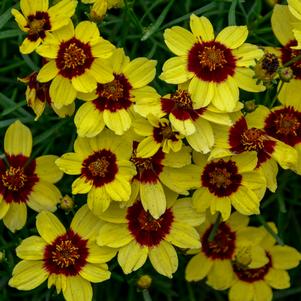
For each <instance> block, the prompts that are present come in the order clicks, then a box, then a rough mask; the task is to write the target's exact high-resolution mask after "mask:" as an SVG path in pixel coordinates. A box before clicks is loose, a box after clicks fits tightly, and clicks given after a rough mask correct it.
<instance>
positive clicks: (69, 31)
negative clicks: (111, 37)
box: [37, 21, 114, 108]
mask: <svg viewBox="0 0 301 301" xmlns="http://www.w3.org/2000/svg"><path fill="white" fill-rule="evenodd" d="M113 49H114V46H113V45H112V44H111V43H110V42H108V41H106V40H104V39H103V38H102V37H100V35H99V30H98V28H97V26H96V24H95V23H93V22H89V21H83V22H80V23H79V24H78V25H77V26H76V28H75V29H74V27H73V24H72V22H69V23H68V25H66V26H64V27H62V28H60V29H59V30H56V31H55V32H52V33H49V34H48V35H47V37H46V39H45V40H44V42H43V44H42V45H40V46H39V47H38V48H37V53H38V54H39V55H41V56H43V57H45V58H47V60H49V61H48V63H46V64H45V65H44V66H43V67H42V69H41V70H40V72H39V74H38V76H37V80H38V81H39V82H42V83H45V82H48V81H50V80H52V82H51V84H50V87H49V93H50V97H51V99H52V101H53V104H54V106H56V107H57V108H61V107H62V106H64V105H69V104H71V103H72V102H73V101H74V100H75V98H76V96H77V94H78V92H83V93H88V92H92V91H93V90H95V89H96V87H97V82H99V83H107V82H110V81H112V80H113V78H114V77H113V74H112V70H111V69H110V68H109V66H108V61H107V60H105V59H107V58H108V57H110V56H111V55H112V52H113Z"/></svg>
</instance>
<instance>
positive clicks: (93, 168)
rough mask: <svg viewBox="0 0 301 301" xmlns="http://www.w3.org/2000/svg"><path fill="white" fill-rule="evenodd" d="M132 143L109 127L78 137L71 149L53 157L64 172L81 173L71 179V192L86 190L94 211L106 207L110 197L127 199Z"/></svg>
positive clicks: (130, 175) (133, 169)
mask: <svg viewBox="0 0 301 301" xmlns="http://www.w3.org/2000/svg"><path fill="white" fill-rule="evenodd" d="M131 153H132V146H131V143H130V142H128V143H127V141H126V139H120V138H119V137H118V136H116V135H114V134H113V133H111V132H110V131H109V130H106V131H103V132H102V133H101V134H99V135H98V136H96V137H93V138H80V137H78V138H77V139H76V140H75V142H74V153H66V154H64V155H63V156H62V157H61V158H59V159H58V160H57V161H56V164H57V165H58V167H59V168H60V169H61V170H63V171H64V172H65V173H66V174H70V175H80V176H79V177H78V178H77V179H76V180H75V181H74V182H73V183H72V193H73V194H78V193H88V200H87V201H88V206H89V208H90V209H91V210H92V212H93V213H94V214H95V215H99V214H100V213H102V212H103V211H105V210H106V209H107V208H108V207H109V205H110V202H111V200H114V201H119V202H121V201H124V202H126V201H128V200H129V198H130V195H131V184H130V181H131V179H132V177H133V176H134V175H135V174H136V170H135V166H134V164H133V163H132V162H130V158H131Z"/></svg>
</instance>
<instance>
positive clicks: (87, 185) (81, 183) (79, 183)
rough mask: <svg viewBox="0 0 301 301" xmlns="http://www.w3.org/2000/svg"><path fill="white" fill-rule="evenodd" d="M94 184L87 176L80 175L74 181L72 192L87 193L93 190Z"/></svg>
mask: <svg viewBox="0 0 301 301" xmlns="http://www.w3.org/2000/svg"><path fill="white" fill-rule="evenodd" d="M92 186H93V184H92V182H91V181H90V180H87V179H86V178H85V177H83V176H80V177H79V178H77V179H75V180H74V181H73V183H72V193H73V194H78V193H87V192H89V191H90V190H91V188H92Z"/></svg>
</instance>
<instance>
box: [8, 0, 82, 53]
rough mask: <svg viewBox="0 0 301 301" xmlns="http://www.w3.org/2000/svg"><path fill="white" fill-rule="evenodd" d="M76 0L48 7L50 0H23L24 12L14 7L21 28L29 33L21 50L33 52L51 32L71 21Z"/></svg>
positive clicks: (21, 5)
mask: <svg viewBox="0 0 301 301" xmlns="http://www.w3.org/2000/svg"><path fill="white" fill-rule="evenodd" d="M76 5H77V1H76V0H62V1H60V2H59V3H57V4H56V5H54V6H52V7H50V8H49V7H48V6H49V3H48V0H37V1H32V0H21V1H20V7H21V11H22V13H23V14H21V13H20V12H19V11H18V10H16V9H14V8H13V9H12V11H11V13H12V15H13V16H14V17H15V20H16V22H17V23H18V26H19V27H20V29H21V30H22V31H24V32H26V33H27V37H26V38H25V40H24V41H23V43H22V45H21V46H20V52H21V53H23V54H28V53H31V52H33V51H34V50H35V49H36V48H37V47H38V46H39V45H40V44H41V42H42V41H44V40H45V38H46V36H47V34H48V33H49V32H52V31H55V30H58V29H60V28H61V27H63V26H65V25H66V24H68V22H70V18H71V17H72V16H73V14H74V12H75V8H76Z"/></svg>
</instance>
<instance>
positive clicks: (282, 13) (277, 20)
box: [271, 4, 301, 102]
mask: <svg viewBox="0 0 301 301" xmlns="http://www.w3.org/2000/svg"><path fill="white" fill-rule="evenodd" d="M271 23H272V29H273V32H274V34H275V36H276V38H277V39H278V41H279V42H280V44H281V45H282V47H281V48H280V49H279V48H275V49H274V50H273V51H274V52H275V54H277V55H278V57H279V58H280V63H281V65H285V64H287V63H288V62H290V61H291V60H292V59H294V58H295V57H297V56H299V55H301V50H297V49H295V46H296V45H297V41H296V39H295V37H294V34H293V29H294V26H295V24H297V23H299V24H300V29H301V22H300V21H298V19H297V18H296V17H295V16H294V15H293V14H292V13H291V12H290V10H289V9H288V6H287V5H280V4H276V5H275V7H274V9H273V14H272V17H271ZM289 67H290V69H291V70H292V71H293V78H292V79H291V80H290V81H289V82H284V83H283V86H282V88H281V90H280V92H279V95H278V98H279V100H280V101H284V100H286V99H288V98H289V97H291V96H292V95H293V97H294V98H297V99H299V102H300V101H301V98H300V93H296V91H298V88H299V87H300V84H301V68H300V67H301V59H300V60H298V61H296V62H293V63H292V64H290V65H289Z"/></svg>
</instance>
